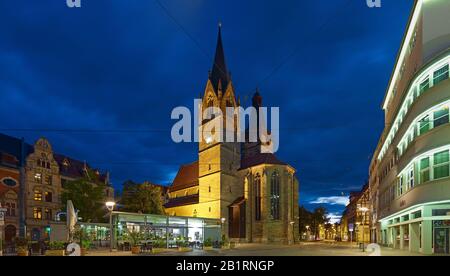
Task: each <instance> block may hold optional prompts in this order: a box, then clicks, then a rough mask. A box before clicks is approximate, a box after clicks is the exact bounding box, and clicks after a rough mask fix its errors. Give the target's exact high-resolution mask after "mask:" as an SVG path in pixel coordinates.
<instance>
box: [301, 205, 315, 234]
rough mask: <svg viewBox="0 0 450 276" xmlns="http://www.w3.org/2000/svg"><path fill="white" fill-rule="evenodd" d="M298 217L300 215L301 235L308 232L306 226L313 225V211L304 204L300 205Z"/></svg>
mask: <svg viewBox="0 0 450 276" xmlns="http://www.w3.org/2000/svg"><path fill="white" fill-rule="evenodd" d="M298 217H299V224H298V225H299V231H300V235H302V234H303V233H305V232H307V231H308V229H307V227H306V226H309V227H311V222H312V213H311V212H310V211H308V210H307V209H306V208H305V207H304V206H300V207H299V211H298Z"/></svg>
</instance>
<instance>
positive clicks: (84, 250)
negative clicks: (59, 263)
mask: <svg viewBox="0 0 450 276" xmlns="http://www.w3.org/2000/svg"><path fill="white" fill-rule="evenodd" d="M87 254H88V250H87V249H86V248H81V256H87Z"/></svg>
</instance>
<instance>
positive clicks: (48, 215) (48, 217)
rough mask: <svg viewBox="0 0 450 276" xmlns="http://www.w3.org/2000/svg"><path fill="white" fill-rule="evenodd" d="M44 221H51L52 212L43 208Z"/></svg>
mask: <svg viewBox="0 0 450 276" xmlns="http://www.w3.org/2000/svg"><path fill="white" fill-rule="evenodd" d="M44 213H45V219H46V220H52V210H51V209H49V208H45V212H44Z"/></svg>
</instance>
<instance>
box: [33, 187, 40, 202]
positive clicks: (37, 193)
mask: <svg viewBox="0 0 450 276" xmlns="http://www.w3.org/2000/svg"><path fill="white" fill-rule="evenodd" d="M34 200H36V201H42V191H41V190H39V189H36V190H34Z"/></svg>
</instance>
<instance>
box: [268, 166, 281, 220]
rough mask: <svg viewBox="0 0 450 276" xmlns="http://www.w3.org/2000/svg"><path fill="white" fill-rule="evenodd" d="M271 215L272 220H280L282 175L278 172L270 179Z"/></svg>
mask: <svg viewBox="0 0 450 276" xmlns="http://www.w3.org/2000/svg"><path fill="white" fill-rule="evenodd" d="M270 215H271V216H272V219H274V220H278V219H280V175H279V174H278V172H277V171H274V172H273V173H272V176H271V178H270Z"/></svg>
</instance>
